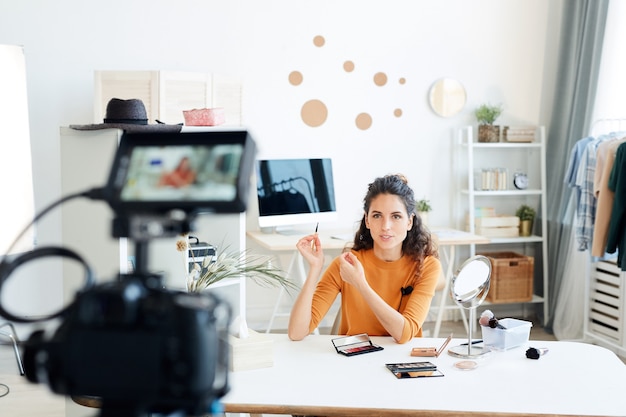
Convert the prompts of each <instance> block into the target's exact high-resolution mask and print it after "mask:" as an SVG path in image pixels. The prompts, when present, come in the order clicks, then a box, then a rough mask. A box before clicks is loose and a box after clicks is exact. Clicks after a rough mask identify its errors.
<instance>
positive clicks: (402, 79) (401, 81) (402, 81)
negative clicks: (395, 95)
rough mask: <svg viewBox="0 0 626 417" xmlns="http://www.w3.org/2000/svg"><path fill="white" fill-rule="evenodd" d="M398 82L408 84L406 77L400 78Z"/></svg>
mask: <svg viewBox="0 0 626 417" xmlns="http://www.w3.org/2000/svg"><path fill="white" fill-rule="evenodd" d="M398 82H399V83H400V85H404V84H406V78H404V77H402V78H400V79H399V80H398Z"/></svg>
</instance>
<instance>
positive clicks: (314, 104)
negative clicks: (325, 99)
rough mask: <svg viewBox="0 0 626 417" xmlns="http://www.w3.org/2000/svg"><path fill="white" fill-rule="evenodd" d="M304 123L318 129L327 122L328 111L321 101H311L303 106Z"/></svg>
mask: <svg viewBox="0 0 626 417" xmlns="http://www.w3.org/2000/svg"><path fill="white" fill-rule="evenodd" d="M300 116H301V117H302V121H303V122H304V123H306V124H307V125H309V126H311V127H318V126H320V125H322V124H324V122H325V121H326V118H327V117H328V109H327V108H326V105H325V104H324V103H322V102H321V101H320V100H309V101H307V102H306V103H304V104H303V105H302V110H300Z"/></svg>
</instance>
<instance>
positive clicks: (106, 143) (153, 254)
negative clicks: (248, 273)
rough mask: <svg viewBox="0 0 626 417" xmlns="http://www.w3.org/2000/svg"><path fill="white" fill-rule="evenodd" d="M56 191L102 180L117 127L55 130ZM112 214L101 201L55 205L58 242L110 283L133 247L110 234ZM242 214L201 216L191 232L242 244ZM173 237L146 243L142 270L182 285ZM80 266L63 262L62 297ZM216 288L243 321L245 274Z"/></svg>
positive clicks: (70, 294) (76, 281) (236, 246)
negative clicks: (58, 157)
mask: <svg viewBox="0 0 626 417" xmlns="http://www.w3.org/2000/svg"><path fill="white" fill-rule="evenodd" d="M60 135H61V137H60V140H61V144H60V148H61V192H62V195H63V196H67V195H69V194H71V193H76V192H80V191H85V190H88V189H90V188H93V187H101V186H103V185H105V184H106V182H107V179H108V175H109V171H110V168H111V164H112V162H113V157H114V155H115V151H116V149H117V146H118V143H119V139H120V138H121V135H122V131H121V130H118V129H103V130H92V131H79V130H74V129H70V128H68V127H62V128H61V133H60ZM112 220H113V212H112V210H111V209H110V207H109V206H108V204H107V203H106V202H104V201H91V200H87V199H82V200H71V201H69V202H67V203H65V204H63V205H62V206H61V222H62V244H63V246H66V247H68V248H71V249H72V250H74V251H75V252H77V253H78V254H79V255H81V256H82V257H83V258H85V260H86V261H87V262H88V263H89V264H90V265H91V266H92V267H93V269H94V271H95V273H96V276H97V280H98V281H100V282H102V281H110V280H111V279H115V278H116V277H117V274H118V273H119V272H126V268H127V265H128V259H129V258H128V257H129V256H132V255H133V252H134V250H133V249H134V247H133V244H132V242H131V241H130V240H128V239H114V238H112V237H111V231H112ZM245 226H246V219H245V213H234V214H210V215H209V214H207V215H201V216H199V217H198V219H197V221H196V230H195V231H194V232H193V233H192V234H193V235H195V236H198V237H199V239H200V240H201V241H207V242H209V243H211V244H213V245H215V246H218V251H219V250H220V249H221V248H223V247H228V248H229V249H230V250H233V251H238V250H239V251H242V250H245V248H246V242H245V239H246V234H245ZM176 240H177V238H175V237H174V238H163V239H155V240H153V241H151V242H150V246H149V254H148V261H149V265H148V269H149V270H150V271H152V272H160V273H163V275H164V276H165V280H164V284H165V285H166V286H167V287H168V288H172V289H180V290H182V289H184V287H185V279H184V271H185V261H184V258H183V257H184V254H183V253H181V252H178V251H177V250H176ZM82 274H83V271H82V270H78V269H77V268H76V267H75V265H72V261H67V262H65V261H64V264H63V283H64V285H63V287H64V294H63V296H64V300H65V301H70V300H72V299H73V298H74V295H75V290H76V286H77V285H80V284H81V283H82ZM221 284H222V285H220V286H219V288H216V290H215V291H216V292H218V293H219V295H221V296H222V297H223V298H224V299H226V300H227V301H229V302H230V303H231V305H232V308H233V315H234V316H237V315H239V316H240V317H241V318H242V319H245V311H246V303H245V300H246V295H245V294H246V292H245V291H246V287H245V278H240V279H236V280H229V282H224V283H221Z"/></svg>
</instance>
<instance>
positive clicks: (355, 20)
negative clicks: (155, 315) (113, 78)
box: [0, 0, 561, 243]
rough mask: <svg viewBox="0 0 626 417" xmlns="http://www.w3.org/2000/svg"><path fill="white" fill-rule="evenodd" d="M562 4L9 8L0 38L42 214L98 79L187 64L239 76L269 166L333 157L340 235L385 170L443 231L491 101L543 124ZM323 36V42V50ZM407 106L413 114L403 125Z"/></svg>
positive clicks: (50, 237) (347, 2)
mask: <svg viewBox="0 0 626 417" xmlns="http://www.w3.org/2000/svg"><path fill="white" fill-rule="evenodd" d="M560 4H561V3H560V2H557V1H554V2H546V1H542V0H509V1H506V2H504V1H501V0H474V1H467V0H441V1H437V2H433V1H424V0H391V1H387V2H380V1H372V0H343V1H340V2H338V1H329V0H316V1H297V2H296V1H292V0H273V1H258V0H239V1H214V0H179V1H176V2H173V1H165V0H134V1H126V0H110V1H106V2H85V1H83V0H60V1H55V2H50V1H46V0H27V1H19V2H18V1H12V0H0V43H6V44H19V45H23V46H24V49H25V54H26V65H27V77H28V78H27V82H28V89H29V109H30V123H31V140H32V145H33V159H34V163H33V165H34V176H35V197H36V204H37V206H38V207H39V208H41V207H43V206H45V205H47V204H48V203H50V202H51V201H53V200H55V199H57V198H59V197H60V195H59V189H60V179H59V126H64V125H69V124H79V123H87V122H91V121H92V111H93V110H92V109H93V71H94V70H133V69H137V70H156V69H163V70H183V71H187V70H188V71H205V72H215V73H220V74H234V75H239V76H241V77H242V79H243V81H244V103H243V109H244V123H245V124H246V125H247V126H248V127H249V128H250V129H251V131H252V133H253V135H254V137H255V139H256V140H257V142H258V145H259V147H260V152H259V157H263V158H274V157H299V156H307V157H309V156H326V157H331V158H333V160H334V166H335V171H336V172H335V176H336V182H337V184H336V187H337V192H338V201H337V205H338V208H339V210H340V213H341V217H340V222H338V224H337V225H339V226H343V225H351V224H352V222H353V221H355V220H358V218H359V217H360V214H361V212H360V210H361V204H362V197H363V194H364V192H365V188H366V185H367V184H368V183H369V182H370V181H371V180H372V179H373V178H374V177H376V176H379V175H383V174H386V173H390V172H402V173H404V174H405V175H407V176H408V178H409V180H410V181H411V184H412V185H413V188H414V189H415V192H416V194H417V196H420V197H421V196H426V197H427V198H429V199H430V200H431V202H432V204H433V206H434V212H433V213H432V214H431V220H430V222H431V224H435V225H437V224H441V225H446V224H451V223H453V222H454V221H455V220H456V219H454V218H452V210H451V209H450V205H451V203H452V201H453V200H452V199H453V196H454V189H453V187H452V186H451V184H452V181H453V178H454V167H453V166H451V154H452V149H451V146H452V138H453V134H452V132H453V129H455V128H457V127H460V126H463V125H466V124H473V123H474V119H473V115H472V111H473V109H474V108H475V107H477V106H478V105H479V104H482V103H483V102H491V103H502V104H503V106H504V114H503V116H502V117H501V118H500V120H499V122H500V124H539V123H542V122H543V121H544V120H545V113H542V108H549V95H548V101H547V102H546V92H549V91H551V85H550V83H548V85H546V84H545V82H546V80H548V81H551V80H552V79H554V71H553V69H552V68H553V67H554V66H553V62H552V61H553V60H554V58H555V56H556V55H557V53H556V52H555V48H556V47H557V46H558V42H555V40H554V39H555V38H554V36H555V35H558V33H556V34H555V32H553V31H554V28H558V26H559V23H560ZM317 35H321V36H323V37H324V39H325V41H326V42H325V45H324V46H323V47H316V46H315V45H314V44H313V38H314V37H315V36H317ZM346 60H351V61H353V62H354V63H355V70H354V71H353V72H352V73H347V72H345V71H344V70H343V69H342V65H343V62H344V61H346ZM293 70H298V71H300V72H302V73H303V75H304V82H303V83H302V84H301V85H300V86H297V87H295V86H293V85H291V84H290V83H289V82H288V76H289V73H290V72H291V71H293ZM377 72H384V73H386V74H387V75H388V77H389V82H388V83H387V85H386V86H384V87H378V86H375V85H374V83H373V81H372V79H373V76H374V74H375V73H377ZM401 77H403V78H404V79H406V83H405V84H400V83H398V80H399V79H400V78H401ZM441 77H452V78H456V79H457V80H459V81H460V82H461V83H462V84H463V85H464V86H465V88H466V90H467V94H468V103H467V106H466V107H465V109H464V110H463V111H462V112H461V113H460V114H459V115H457V116H455V117H453V118H449V119H444V118H441V117H439V116H437V115H435V114H434V113H433V112H432V111H431V110H430V109H429V107H428V103H427V93H428V89H429V87H430V85H431V84H432V83H433V82H434V81H435V80H437V79H439V78H441ZM312 98H317V99H320V100H322V101H324V102H325V103H326V105H327V107H328V109H329V116H328V119H327V121H326V123H325V124H323V125H322V126H320V127H316V128H312V127H308V126H307V125H305V124H304V123H303V122H302V120H301V118H300V108H301V105H302V104H303V103H304V102H305V101H306V100H309V99H312ZM396 108H400V109H402V112H403V114H402V117H399V118H398V117H394V116H393V110H394V109H396ZM360 112H367V113H369V114H370V115H372V117H373V124H372V126H371V128H370V129H368V130H360V129H358V128H357V127H356V126H355V124H354V119H355V116H356V114H358V113H360ZM1 210H2V209H0V215H1ZM255 210H256V207H252V210H251V215H252V216H254V213H255ZM55 219H56V220H55ZM249 224H250V225H251V227H253V226H254V217H252V218H251V221H249ZM332 226H333V225H328V226H327V227H332ZM59 234H60V226H59V224H58V218H55V217H54V216H50V217H49V218H48V220H47V221H44V222H42V223H41V224H40V227H39V233H38V236H39V241H40V243H47V242H50V241H52V242H54V241H57V240H58V238H59ZM94 238H97V237H94Z"/></svg>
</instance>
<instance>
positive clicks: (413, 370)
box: [385, 362, 443, 379]
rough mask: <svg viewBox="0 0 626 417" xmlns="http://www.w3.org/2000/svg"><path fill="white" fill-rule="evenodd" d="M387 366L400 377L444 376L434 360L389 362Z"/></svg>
mask: <svg viewBox="0 0 626 417" xmlns="http://www.w3.org/2000/svg"><path fill="white" fill-rule="evenodd" d="M385 366H386V367H387V369H389V370H390V371H391V373H393V374H394V375H395V377H396V378H398V379H403V378H421V377H428V376H443V374H442V373H441V372H440V371H439V370H438V369H437V366H436V365H435V364H433V363H432V362H403V363H387V364H385Z"/></svg>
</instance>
